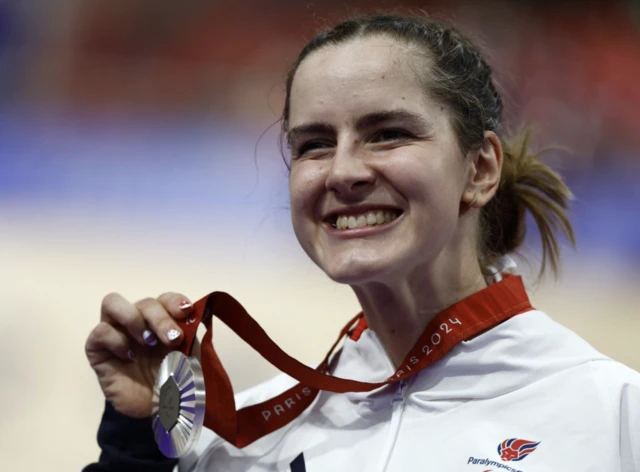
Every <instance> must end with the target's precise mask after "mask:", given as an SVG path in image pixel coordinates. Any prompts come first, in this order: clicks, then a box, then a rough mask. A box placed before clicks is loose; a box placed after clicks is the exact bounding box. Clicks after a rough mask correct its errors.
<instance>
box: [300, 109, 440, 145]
mask: <svg viewBox="0 0 640 472" xmlns="http://www.w3.org/2000/svg"><path fill="white" fill-rule="evenodd" d="M393 121H402V122H405V123H408V124H409V125H411V126H415V127H420V128H426V129H430V128H431V127H432V124H431V122H429V121H428V120H426V119H425V118H424V117H422V116H420V115H418V114H417V113H414V112H411V111H409V110H406V109H404V108H397V109H395V110H385V111H376V112H373V113H367V114H366V115H362V116H360V117H359V118H358V119H357V120H356V129H357V130H358V131H362V130H365V129H368V128H373V127H374V126H378V125H381V124H384V123H389V122H393ZM304 134H336V129H335V127H334V126H333V125H331V124H330V123H328V122H326V121H317V122H314V123H307V124H303V125H300V126H295V127H293V128H291V129H290V130H289V132H288V133H287V141H288V143H289V144H291V142H292V141H293V140H294V139H295V138H297V137H298V136H300V135H304Z"/></svg>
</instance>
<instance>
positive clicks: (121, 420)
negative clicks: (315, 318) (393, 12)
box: [86, 16, 640, 471]
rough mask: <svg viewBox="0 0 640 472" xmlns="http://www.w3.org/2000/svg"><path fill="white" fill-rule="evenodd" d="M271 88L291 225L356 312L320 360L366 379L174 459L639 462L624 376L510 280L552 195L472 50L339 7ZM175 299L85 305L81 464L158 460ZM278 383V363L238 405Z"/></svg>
mask: <svg viewBox="0 0 640 472" xmlns="http://www.w3.org/2000/svg"><path fill="white" fill-rule="evenodd" d="M286 85H287V96H286V103H285V107H284V110H283V116H282V126H283V133H284V136H286V139H287V144H288V147H289V149H290V151H291V160H290V162H289V163H288V164H289V169H290V176H289V184H290V198H291V217H292V222H293V227H294V230H295V234H296V236H297V238H298V241H299V242H300V244H301V246H302V248H303V249H304V250H305V251H306V253H307V254H308V255H309V257H310V258H311V259H312V260H313V261H314V262H315V263H316V264H317V265H318V267H320V269H322V270H323V271H324V272H325V273H326V274H327V275H328V276H329V277H330V278H331V279H333V280H335V281H336V282H339V283H344V284H349V285H350V286H351V287H352V288H353V290H354V293H355V295H356V297H357V298H358V301H359V302H360V305H361V307H362V315H361V316H359V317H358V321H357V323H356V325H355V326H351V325H348V326H347V328H346V329H345V332H347V331H348V332H349V335H348V336H347V339H346V340H345V342H344V345H343V346H342V349H341V351H340V352H339V354H338V355H335V356H333V357H331V360H330V362H329V363H328V365H327V366H325V365H324V364H322V365H321V367H320V369H321V372H322V373H323V374H330V375H333V376H337V377H342V378H349V379H356V380H359V381H361V382H367V383H358V382H356V383H349V384H348V385H349V386H348V387H344V388H343V387H340V386H338V384H339V381H338V380H336V379H333V383H331V381H326V382H325V383H322V382H321V381H319V382H320V385H321V387H320V389H321V390H323V391H321V392H319V393H317V391H315V390H312V389H310V388H308V387H306V386H301V387H300V388H301V389H300V390H299V393H296V394H294V393H288V394H287V395H286V398H284V397H283V398H280V397H277V398H274V401H275V403H273V405H272V406H271V407H270V408H268V409H263V410H262V412H261V415H258V419H256V420H255V421H256V422H255V423H254V424H248V425H243V426H246V427H247V428H248V430H254V431H257V430H260V431H264V434H263V433H261V434H257V433H256V434H254V435H253V436H252V438H253V439H252V440H251V441H245V442H244V443H242V444H239V443H233V444H231V443H230V442H228V441H225V440H224V439H223V437H225V436H224V435H222V434H220V435H218V434H211V435H209V436H207V437H206V439H203V440H202V441H201V442H200V444H199V445H198V446H197V448H196V450H195V452H193V453H192V454H191V455H189V456H187V457H185V458H183V459H182V460H181V462H180V464H179V467H180V470H198V471H212V470H242V471H258V470H292V471H302V470H309V471H313V470H317V471H326V470H332V471H340V470H344V471H353V470H367V471H368V470H379V471H383V470H387V471H400V470H402V471H405V470H414V469H415V468H416V464H417V463H420V462H421V461H424V459H425V458H426V457H428V458H429V459H428V461H429V464H430V466H431V467H434V468H436V469H438V470H447V471H453V470H479V467H484V468H485V469H486V466H490V467H496V468H504V469H506V470H516V469H515V468H514V467H513V466H512V465H508V464H507V463H509V462H512V461H521V460H523V459H525V458H526V467H527V468H529V467H530V468H531V470H534V469H550V470H551V469H552V470H562V469H564V470H586V469H590V468H593V469H594V470H595V469H597V470H608V471H613V470H621V471H633V470H640V426H639V425H640V408H639V406H638V405H640V376H639V375H638V374H637V373H635V372H633V371H631V370H630V369H627V368H626V367H624V366H622V365H620V364H617V363H615V362H614V361H612V360H610V359H608V358H606V357H605V356H603V355H602V354H600V353H598V352H597V351H595V350H594V349H593V348H591V347H590V346H589V345H587V344H586V343H585V342H584V341H582V340H581V339H580V338H579V337H577V336H576V335H575V334H573V333H571V332H570V331H568V330H566V329H565V328H563V327H561V326H559V325H558V324H556V323H554V322H553V321H552V320H551V319H550V318H549V317H547V315H545V314H544V313H542V312H541V311H537V310H534V309H533V308H532V307H531V306H530V304H529V301H528V298H527V295H526V291H525V289H524V287H523V284H522V282H521V279H520V278H519V277H518V276H516V275H514V271H515V267H514V264H513V261H512V260H511V259H510V258H509V257H508V254H509V253H511V252H513V251H515V250H516V249H518V247H519V246H520V244H521V243H522V241H523V239H524V236H525V213H526V212H527V211H528V212H530V213H531V214H532V216H533V218H534V220H535V221H536V223H537V225H538V228H539V230H540V233H541V236H542V241H543V249H544V254H543V256H544V257H543V263H542V267H541V273H542V272H543V271H544V270H545V268H546V264H547V262H548V263H550V265H551V267H552V268H553V269H554V270H555V269H556V268H557V267H558V264H559V253H558V242H557V239H556V235H555V233H554V230H556V229H557V230H559V231H560V232H561V233H563V234H564V236H565V237H566V238H568V239H569V240H570V241H571V242H573V231H572V228H571V225H570V223H569V220H568V218H567V216H566V211H567V208H568V202H569V199H570V197H571V194H570V192H569V190H568V189H567V187H566V186H565V184H564V183H563V182H562V180H561V178H560V177H559V176H558V175H557V174H556V173H555V172H553V171H552V170H551V169H550V168H548V167H547V166H546V165H545V164H544V163H543V162H542V161H541V160H540V159H539V158H538V156H537V155H536V154H535V153H532V152H530V151H529V149H528V143H529V137H528V135H526V134H525V135H523V136H521V137H517V138H516V140H515V141H506V140H505V139H504V138H502V137H501V136H500V133H501V122H502V99H501V97H500V95H499V93H498V92H497V90H496V88H495V85H494V83H493V79H492V72H491V69H490V67H489V66H488V64H487V63H486V62H485V60H484V59H483V58H482V56H481V55H480V52H479V50H478V49H477V48H476V47H475V46H474V45H473V44H472V43H471V42H470V41H469V40H468V39H466V38H465V37H463V36H462V35H460V33H458V32H457V31H456V30H454V29H453V28H451V27H450V26H447V25H445V24H442V23H438V22H435V21H432V20H430V19H427V18H423V17H397V16H366V17H359V18H354V19H352V20H349V21H346V22H343V23H341V24H339V25H337V26H336V27H335V28H333V29H332V30H330V31H327V32H323V33H320V34H319V35H318V36H316V37H315V38H314V39H312V40H311V42H310V43H309V44H308V45H307V46H306V47H305V48H304V49H303V51H302V52H301V54H300V56H299V57H298V59H297V61H296V62H295V63H294V65H293V67H292V69H291V71H290V73H289V76H288V79H287V84H286ZM192 309H193V307H192V305H191V303H190V302H189V300H188V299H187V297H185V296H183V295H180V294H165V295H162V296H161V297H159V298H158V299H145V300H142V301H140V302H137V303H135V304H132V303H129V302H128V301H126V300H124V299H123V298H122V297H120V296H119V295H117V294H112V295H110V296H108V297H106V298H105V300H104V301H103V310H102V313H103V315H102V322H101V323H100V324H99V325H98V327H97V328H96V329H95V330H94V332H92V334H91V335H90V336H89V339H88V341H87V355H88V358H89V361H90V363H91V364H92V366H93V367H94V369H95V371H96V373H97V375H98V378H99V381H100V383H101V386H102V387H103V390H104V392H105V396H106V398H107V401H108V403H107V410H106V412H105V416H104V418H103V423H102V425H101V428H100V433H99V440H100V443H101V446H102V447H103V455H102V456H101V460H100V462H99V463H97V464H93V465H91V466H88V467H87V469H86V470H96V471H97V470H170V469H171V468H172V467H173V466H174V465H175V464H176V461H175V460H170V459H163V458H161V457H160V456H159V454H158V452H157V449H155V446H154V445H153V443H151V437H150V434H151V428H150V421H149V420H148V419H145V417H146V416H147V415H148V414H149V412H150V408H151V407H150V397H151V388H152V385H151V384H150V382H149V380H148V379H149V378H152V377H153V373H154V370H155V369H157V365H158V362H159V353H161V352H162V348H161V346H155V345H156V344H158V342H157V341H158V340H160V341H161V344H162V345H163V346H164V348H165V349H166V348H169V349H175V348H176V347H177V346H178V345H179V344H180V342H181V341H182V339H183V338H182V336H183V334H184V333H183V332H182V331H181V330H180V326H179V325H178V324H176V320H180V319H183V318H185V317H187V316H188V315H189V314H190V313H191V312H192V311H191V310H192ZM349 328H351V329H349ZM154 333H155V334H154ZM149 339H154V342H153V345H152V343H150V342H149V341H148V340H149ZM159 349H160V350H159ZM134 354H135V356H134ZM134 357H135V360H132V359H134ZM204 374H205V377H206V376H207V372H205V373H204ZM322 377H323V378H326V377H327V376H324V375H323V376H322ZM336 382H338V383H336ZM293 384H294V381H293V379H291V378H290V377H288V376H284V375H283V376H281V377H277V378H276V379H274V380H272V381H270V382H268V383H266V384H264V385H260V386H258V387H255V388H254V389H251V390H250V391H247V392H244V393H242V394H240V395H238V396H237V398H236V403H237V404H239V405H242V406H244V405H252V404H255V403H257V402H260V401H263V400H264V399H265V398H269V397H271V396H277V395H279V394H280V393H281V392H283V391H285V390H287V389H288V388H290V387H291V386H292V385H293ZM325 384H326V388H323V387H322V385H325ZM341 385H347V384H341ZM288 392H293V390H291V391H288ZM334 392H342V393H343V394H338V393H334ZM307 397H308V399H309V402H310V404H309V406H308V407H305V408H303V409H301V408H300V407H299V406H296V405H300V404H304V405H307V403H305V400H304V398H307ZM276 400H277V401H276ZM222 413H224V412H222ZM133 418H138V419H133ZM270 422H271V423H270ZM274 422H277V426H275V425H274V426H271V425H272V424H273V423H274ZM239 427H240V426H238V428H239ZM215 433H218V431H216V432H215ZM225 439H228V438H227V437H225ZM460 445H464V447H463V448H461V446H460ZM237 446H240V448H239V447H237ZM243 446H246V447H243ZM585 448H591V449H592V450H597V451H598V454H597V455H595V456H589V457H587V455H585V454H584V451H585ZM496 451H497V454H496ZM534 452H536V453H535V454H534ZM518 467H520V466H519V465H518ZM523 467H524V466H523Z"/></svg>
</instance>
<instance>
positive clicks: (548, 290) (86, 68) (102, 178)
mask: <svg viewBox="0 0 640 472" xmlns="http://www.w3.org/2000/svg"><path fill="white" fill-rule="evenodd" d="M401 5H404V6H407V7H413V8H424V9H425V10H426V11H427V12H428V13H429V14H431V15H434V16H436V17H440V18H444V19H448V20H451V21H453V22H454V23H455V24H457V25H458V26H460V28H462V29H463V31H465V32H467V33H468V34H470V35H471V36H472V37H473V38H475V39H476V40H478V41H479V42H480V43H481V44H482V45H483V46H484V47H485V49H486V51H487V56H488V58H489V61H490V62H491V63H492V64H493V66H494V69H495V74H496V77H497V80H498V82H499V84H500V87H501V89H502V91H503V94H504V97H505V102H506V118H507V124H508V125H509V126H510V127H512V128H517V127H518V126H519V125H521V124H523V123H535V124H536V125H537V129H538V133H537V136H538V138H537V142H538V144H539V145H540V146H541V147H542V146H545V145H549V144H555V145H559V146H564V147H567V148H569V149H571V152H570V153H564V152H551V153H549V154H548V155H547V159H548V160H549V162H550V164H551V165H552V166H553V167H554V168H556V169H558V170H559V171H560V172H561V173H562V175H563V176H564V177H565V178H566V180H567V181H568V182H569V184H570V186H571V188H572V190H573V191H574V193H575V195H576V201H575V203H574V206H573V210H572V220H573V223H574V227H575V229H576V232H577V238H578V249H577V250H576V251H572V250H567V251H565V252H564V255H565V267H566V268H565V271H564V273H563V274H562V276H561V278H560V279H559V280H558V281H554V280H553V279H546V280H545V281H543V282H542V283H540V284H535V283H532V285H531V288H532V293H533V297H534V301H535V302H536V305H537V306H539V307H540V308H542V309H545V310H546V311H548V312H549V313H550V314H551V316H552V317H554V318H556V319H557V320H559V321H560V322H562V323H564V324H566V325H568V326H570V327H571V328H572V329H574V330H576V331H578V332H579V333H580V334H581V335H582V336H584V337H585V338H586V339H587V340H589V341H590V342H591V343H592V344H594V345H595V346H596V347H598V348H599V349H601V350H602V351H603V352H605V353H607V354H608V355H610V356H612V357H614V358H616V359H619V360H621V361H623V362H625V363H626V364H628V365H631V366H632V367H634V368H636V369H640V346H638V343H637V335H638V333H640V320H639V319H638V310H637V307H638V306H640V295H639V290H638V287H640V217H639V210H640V185H639V184H640V155H639V153H640V87H639V85H638V84H639V83H640V4H639V3H638V2H636V1H631V0H629V1H626V2H625V1H609V2H551V1H534V0H530V1H518V2H515V1H473V2H471V1H470V2H455V1H442V2H435V1H434V2H428V1H421V2H407V1H404V2H398V1H394V2H390V1H381V2H369V1H364V0H362V1H354V2H350V3H349V6H348V7H347V6H345V4H344V2H339V1H331V0H324V1H317V2H314V3H312V4H309V3H307V2H299V1H294V0H270V1H269V2H262V1H258V0H236V1H234V2H230V1H198V0H193V1H189V2H176V1H169V0H127V1H107V0H83V1H80V0H52V1H47V2H44V1H32V2H17V1H13V2H12V1H7V0H4V1H3V0H0V286H1V287H2V289H1V290H0V301H1V302H2V308H1V309H0V334H2V336H3V339H4V340H5V341H4V342H3V343H2V344H1V345H0V368H2V369H3V370H4V371H5V373H6V374H5V376H4V378H5V379H10V380H8V381H3V384H2V387H1V390H0V403H2V404H4V405H8V404H11V405H15V408H12V409H11V411H9V412H8V413H7V414H6V415H4V416H2V417H0V435H1V436H2V438H3V439H2V440H1V441H0V457H3V458H4V457H7V458H9V464H15V467H16V468H18V464H20V461H22V460H24V458H25V455H26V454H30V451H33V450H34V449H38V450H40V451H42V453H41V454H39V455H38V457H32V458H31V459H30V460H31V461H33V467H29V468H33V470H41V469H45V468H46V469H47V470H69V469H70V468H75V469H79V468H80V467H81V466H82V464H84V463H86V462H89V461H90V460H93V459H94V458H95V457H97V446H96V445H95V441H94V435H95V430H96V427H97V423H98V421H99V415H100V411H101V408H102V403H101V398H100V393H99V390H98V387H97V385H96V382H95V381H94V379H93V376H92V373H91V371H90V370H89V368H88V366H87V365H86V360H85V359H84V354H83V343H84V339H85V338H86V336H87V334H88V332H89V331H90V330H91V328H92V327H93V326H94V325H95V324H96V323H97V321H98V316H99V304H100V300H101V298H102V296H104V295H105V294H106V293H108V292H110V291H120V292H122V293H123V294H124V295H126V296H128V297H130V298H131V299H137V298H142V297H145V296H149V295H153V296H157V295H158V294H159V293H161V292H163V291H166V290H177V291H182V292H183V293H185V294H187V295H188V296H190V297H191V298H193V299H196V298H198V297H200V296H202V295H204V294H205V293H207V292H209V291H212V290H218V289H219V290H228V291H229V292H232V293H233V294H234V295H236V296H237V297H238V298H239V299H240V300H242V301H243V303H245V304H246V305H247V307H248V308H249V309H250V311H251V312H252V313H254V314H255V316H256V318H258V320H259V321H260V322H261V323H262V324H263V325H264V326H265V328H266V329H267V331H268V332H270V333H273V335H274V338H276V340H277V341H278V342H279V343H280V344H281V345H282V346H283V347H284V348H285V349H287V350H288V351H289V352H292V353H293V354H294V355H296V356H297V357H299V358H300V359H301V360H303V361H306V362H315V361H316V360H317V359H319V358H320V356H321V355H322V354H323V351H324V350H325V349H326V347H327V345H328V343H329V341H330V340H331V339H332V338H333V336H334V334H335V333H336V332H337V330H338V329H339V327H340V326H341V324H342V322H343V320H344V319H346V318H347V317H348V316H351V315H353V314H354V313H355V312H356V311H357V305H356V303H355V300H354V299H353V297H352V296H351V295H350V293H349V291H348V289H347V288H345V287H338V286H335V285H334V284H332V283H330V282H329V281H327V280H326V278H325V277H324V276H323V275H322V274H321V273H319V271H318V270H317V269H315V268H314V267H313V266H312V264H311V263H310V262H309V261H307V260H306V258H305V256H304V254H303V253H302V251H301V250H300V249H299V248H298V245H297V243H296V241H295V238H294V236H293V232H292V229H291V225H290V222H289V213H288V194H287V176H286V168H285V166H284V164H283V162H282V159H281V156H280V154H279V150H278V143H277V139H278V131H279V125H278V124H277V123H276V121H277V120H278V118H279V115H280V111H281V106H282V102H283V90H284V77H285V74H286V71H287V67H288V65H289V64H290V63H291V62H292V61H293V60H294V59H295V57H296V54H297V52H298V51H299V50H300V48H301V47H302V46H303V45H304V44H305V41H306V40H308V39H309V38H310V37H311V36H312V35H313V33H314V32H315V31H317V30H318V29H319V28H322V27H324V26H326V25H328V24H332V23H333V22H334V21H335V20H336V19H340V18H344V17H346V16H349V15H350V14H351V13H353V12H354V11H356V10H357V11H361V12H368V11H372V10H373V9H374V8H379V9H388V8H392V7H393V8H396V7H398V6H401ZM531 229H532V230H533V228H531ZM530 233H532V237H530V240H529V248H528V249H527V250H526V251H525V253H524V254H525V256H526V257H527V260H528V261H529V263H527V262H524V263H523V266H522V267H523V270H525V272H528V271H529V270H530V269H531V270H532V271H534V272H535V269H536V262H537V261H538V259H539V251H538V246H537V241H536V238H535V234H533V231H530ZM530 279H531V278H530ZM312 329H313V332H314V336H312V337H311V338H312V339H309V337H308V336H305V333H308V332H309V331H310V330H312ZM227 334H228V333H227V332H226V331H225V330H224V328H222V329H220V331H219V332H218V334H217V336H218V338H220V339H219V341H217V342H219V346H220V350H221V352H222V355H223V358H224V359H225V362H226V363H227V365H228V366H229V371H230V372H231V373H232V379H233V381H234V384H235V385H236V387H237V388H238V389H239V388H244V387H247V386H249V385H252V384H255V383H257V382H258V381H260V380H263V379H265V378H267V377H269V376H271V375H273V369H271V368H270V367H269V366H267V365H266V364H265V363H263V362H262V361H261V360H259V359H258V357H257V356H256V355H255V354H253V353H251V352H250V351H249V350H248V349H246V348H245V347H243V346H242V345H241V343H240V342H239V341H237V340H235V339H233V337H232V336H228V335H227ZM45 419H46V421H45ZM45 424H46V425H47V426H46V427H45V426H44V425H45ZM52 424H53V425H55V426H51V425H52ZM58 430H60V431H61V433H60V434H56V431H58ZM45 435H46V437H47V441H46V443H42V444H39V443H40V441H41V438H44V437H45ZM72 445H73V446H72ZM40 456H42V457H40ZM51 458H53V459H54V460H52V459H51ZM12 460H13V461H14V462H11V461H12ZM39 461H40V462H39ZM20 468H24V467H20ZM9 469H10V467H9ZM9 469H7V470H9Z"/></svg>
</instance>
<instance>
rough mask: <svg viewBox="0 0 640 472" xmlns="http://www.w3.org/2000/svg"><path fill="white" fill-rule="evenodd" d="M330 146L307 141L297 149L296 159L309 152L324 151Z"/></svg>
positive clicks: (322, 142)
mask: <svg viewBox="0 0 640 472" xmlns="http://www.w3.org/2000/svg"><path fill="white" fill-rule="evenodd" d="M330 146H331V144H329V143H327V142H324V141H317V140H316V141H307V142H306V143H302V144H301V145H300V146H297V147H296V148H295V153H294V158H298V157H301V156H303V155H304V154H306V153H308V152H311V151H315V150H316V149H324V148H327V147H330Z"/></svg>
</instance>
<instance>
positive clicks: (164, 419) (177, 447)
mask: <svg viewBox="0 0 640 472" xmlns="http://www.w3.org/2000/svg"><path fill="white" fill-rule="evenodd" d="M204 412H205V391H204V377H203V375H202V367H200V362H198V360H197V359H196V358H195V357H187V356H185V355H184V354H182V353H181V352H178V351H173V352H170V353H169V354H167V356H166V357H165V358H164V359H163V360H162V363H161V364H160V369H159V370H158V376H157V377H156V384H155V387H154V389H153V412H152V424H153V432H154V434H155V438H156V442H157V443H158V447H159V448H160V451H161V452H162V453H163V454H164V455H165V456H167V457H182V456H185V455H186V454H188V453H189V451H191V449H193V446H195V444H196V442H197V441H198V437H199V436H200V431H202V424H203V422H204Z"/></svg>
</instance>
